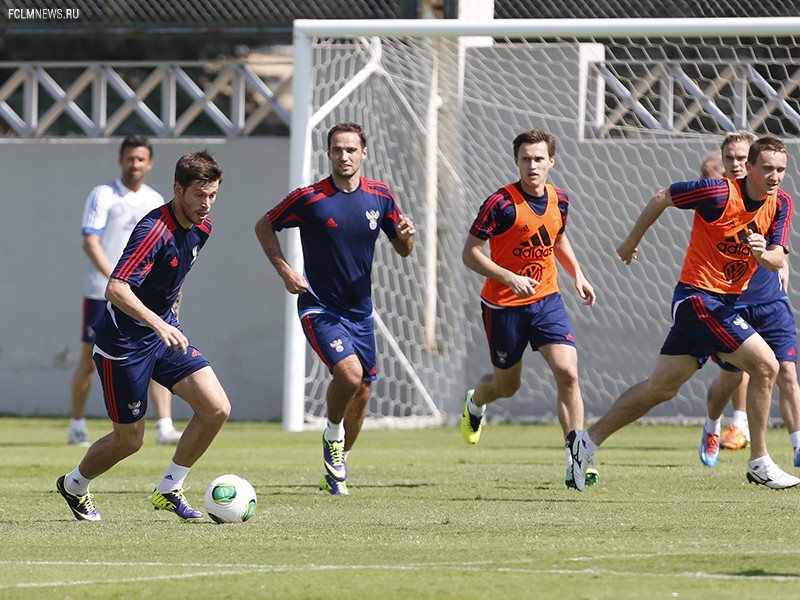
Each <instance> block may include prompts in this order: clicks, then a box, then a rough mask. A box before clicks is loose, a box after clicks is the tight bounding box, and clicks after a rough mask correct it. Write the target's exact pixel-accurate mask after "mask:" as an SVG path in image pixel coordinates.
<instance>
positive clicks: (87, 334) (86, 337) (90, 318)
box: [81, 298, 107, 344]
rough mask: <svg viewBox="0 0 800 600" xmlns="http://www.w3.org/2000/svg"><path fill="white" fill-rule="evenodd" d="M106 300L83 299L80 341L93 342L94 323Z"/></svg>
mask: <svg viewBox="0 0 800 600" xmlns="http://www.w3.org/2000/svg"><path fill="white" fill-rule="evenodd" d="M106 302H107V301H106V300H93V299H91V298H84V299H83V307H82V315H81V341H82V342H84V343H86V344H94V324H95V323H97V321H98V320H99V319H100V317H102V316H103V311H104V310H105V309H106Z"/></svg>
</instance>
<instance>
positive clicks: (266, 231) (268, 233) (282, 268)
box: [256, 215, 308, 294]
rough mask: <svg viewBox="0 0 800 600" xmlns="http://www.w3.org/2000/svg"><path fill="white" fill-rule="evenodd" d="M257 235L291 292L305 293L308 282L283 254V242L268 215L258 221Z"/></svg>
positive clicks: (270, 260) (262, 247)
mask: <svg viewBox="0 0 800 600" xmlns="http://www.w3.org/2000/svg"><path fill="white" fill-rule="evenodd" d="M256 237H257V238H258V241H259V243H260V244H261V249H262V250H264V254H266V255H267V258H268V259H269V262H271V263H272V266H273V267H275V270H276V271H277V272H278V275H280V277H281V279H283V285H284V286H285V287H286V290H287V291H288V292H289V293H290V294H303V293H305V292H307V291H308V282H307V281H306V278H305V277H303V276H302V275H301V274H300V273H298V272H297V271H295V270H294V269H292V267H291V265H290V264H289V263H288V262H287V260H286V258H285V257H284V256H283V251H282V250H281V243H280V241H279V240H278V234H277V233H275V229H273V227H272V222H270V220H269V218H268V217H267V215H264V216H262V217H261V218H260V219H259V220H258V222H256Z"/></svg>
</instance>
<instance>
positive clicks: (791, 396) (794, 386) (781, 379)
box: [775, 361, 800, 467]
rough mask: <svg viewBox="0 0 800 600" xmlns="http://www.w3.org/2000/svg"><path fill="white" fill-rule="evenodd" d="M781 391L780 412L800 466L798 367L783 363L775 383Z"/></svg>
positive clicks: (799, 387)
mask: <svg viewBox="0 0 800 600" xmlns="http://www.w3.org/2000/svg"><path fill="white" fill-rule="evenodd" d="M775 385H777V386H778V390H779V391H780V410H781V418H782V419H783V422H784V424H785V425H786V429H787V431H788V432H789V439H790V440H791V442H792V449H793V451H794V466H795V467H798V466H800V385H798V383H797V365H796V364H795V363H793V362H789V361H782V362H781V363H780V368H779V370H778V379H777V380H776V381H775Z"/></svg>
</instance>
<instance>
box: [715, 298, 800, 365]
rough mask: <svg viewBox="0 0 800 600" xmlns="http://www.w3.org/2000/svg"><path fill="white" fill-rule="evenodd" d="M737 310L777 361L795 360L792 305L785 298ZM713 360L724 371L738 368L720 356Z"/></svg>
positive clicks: (795, 332)
mask: <svg viewBox="0 0 800 600" xmlns="http://www.w3.org/2000/svg"><path fill="white" fill-rule="evenodd" d="M737 312H738V313H739V314H740V315H742V318H744V320H745V321H747V322H748V323H750V325H752V326H753V329H755V330H756V331H757V332H758V333H759V335H761V337H763V338H764V340H765V341H766V342H767V344H769V347H770V348H772V351H773V352H774V353H775V358H777V359H778V361H779V362H797V329H796V326H795V322H794V315H793V314H792V307H791V306H789V301H788V300H787V299H786V298H781V299H780V300H775V301H774V302H769V303H767V304H755V305H753V306H745V307H742V308H739V309H737ZM714 362H716V363H717V364H718V365H719V366H720V368H721V369H725V370H726V371H731V372H737V371H739V370H740V369H739V368H738V367H734V366H733V365H732V364H730V363H727V362H725V361H724V360H722V359H721V358H716V357H715V358H714Z"/></svg>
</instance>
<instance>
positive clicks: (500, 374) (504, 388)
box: [472, 361, 522, 406]
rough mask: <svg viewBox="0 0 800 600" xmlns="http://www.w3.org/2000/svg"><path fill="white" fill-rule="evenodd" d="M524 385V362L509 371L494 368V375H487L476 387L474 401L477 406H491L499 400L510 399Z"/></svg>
mask: <svg viewBox="0 0 800 600" xmlns="http://www.w3.org/2000/svg"><path fill="white" fill-rule="evenodd" d="M520 385H522V361H520V362H518V363H517V364H515V365H513V366H512V367H510V368H508V369H498V368H497V367H495V368H494V371H493V372H492V373H487V374H486V375H484V376H483V377H481V378H480V380H479V381H478V385H476V386H475V394H474V395H473V396H472V401H473V402H474V403H475V406H485V405H487V404H491V403H492V402H494V401H495V400H497V399H499V398H510V397H511V396H513V395H514V394H516V393H517V390H519V387H520Z"/></svg>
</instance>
